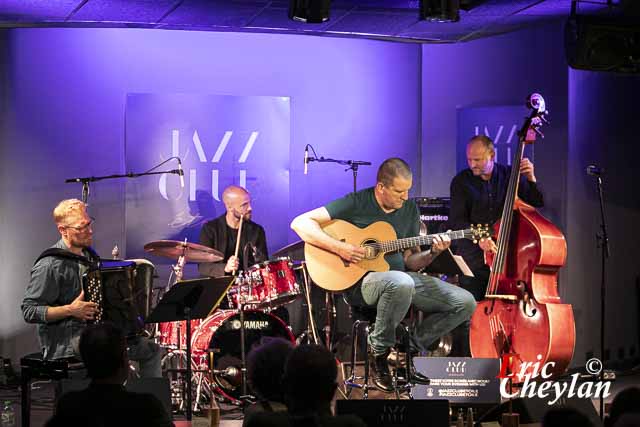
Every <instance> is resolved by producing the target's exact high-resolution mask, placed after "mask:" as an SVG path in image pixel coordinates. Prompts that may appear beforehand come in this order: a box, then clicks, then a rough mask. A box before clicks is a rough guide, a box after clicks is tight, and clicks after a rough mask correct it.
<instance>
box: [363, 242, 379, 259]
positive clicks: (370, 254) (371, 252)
mask: <svg viewBox="0 0 640 427" xmlns="http://www.w3.org/2000/svg"><path fill="white" fill-rule="evenodd" d="M374 243H376V241H375V240H367V241H365V242H364V243H363V244H362V246H363V247H364V252H365V254H364V257H365V259H374V258H377V257H378V254H379V253H380V250H379V249H378V248H376V247H375V246H371V245H372V244H374Z"/></svg>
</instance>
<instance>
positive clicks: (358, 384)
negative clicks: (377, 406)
mask: <svg viewBox="0 0 640 427" xmlns="http://www.w3.org/2000/svg"><path fill="white" fill-rule="evenodd" d="M343 298H344V299H345V302H346V303H347V304H349V301H348V300H347V298H346V297H344V295H343ZM349 307H350V310H351V318H352V319H353V325H352V328H351V359H350V363H349V369H350V371H349V372H350V376H349V378H346V379H345V380H344V386H345V388H346V395H347V398H350V397H351V392H352V391H353V389H354V388H359V389H362V397H363V399H368V397H369V372H370V366H369V357H367V355H368V338H369V333H370V332H371V331H372V330H373V327H374V323H375V319H376V308H375V307H373V306H359V305H354V304H349ZM409 313H410V314H409V316H411V315H412V313H411V310H410V311H409ZM399 329H400V331H396V339H397V342H396V346H395V352H394V353H395V360H396V368H397V367H398V365H400V363H399V362H398V361H399V360H400V352H399V349H400V348H403V349H405V360H404V363H405V366H412V361H411V352H410V351H406V350H407V349H408V348H409V337H410V335H409V327H408V326H407V325H406V324H404V322H403V323H401V324H400V326H399ZM398 332H400V333H398ZM362 335H364V337H362ZM358 351H360V352H363V353H364V354H365V358H364V375H363V376H358V375H357V374H356V360H357V355H358ZM392 379H393V385H394V393H395V394H396V397H397V398H400V393H401V392H403V391H407V392H408V394H409V397H410V398H411V399H413V396H412V395H411V389H412V387H413V386H414V384H413V383H412V382H411V378H405V380H406V381H405V382H404V383H400V382H399V381H398V379H399V377H398V369H394V372H393V375H392Z"/></svg>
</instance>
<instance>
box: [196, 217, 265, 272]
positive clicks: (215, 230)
mask: <svg viewBox="0 0 640 427" xmlns="http://www.w3.org/2000/svg"><path fill="white" fill-rule="evenodd" d="M225 216H226V214H223V215H221V216H219V217H218V218H216V219H214V220H211V221H209V222H207V223H206V224H205V225H203V226H202V230H200V244H202V245H205V246H208V247H210V248H214V249H217V250H218V251H220V252H222V253H223V254H225V253H232V252H233V250H234V248H227V237H228V236H227V221H226V219H225ZM248 243H250V245H248ZM253 248H255V251H254V250H253ZM228 249H230V250H228ZM254 253H255V254H254ZM245 254H246V260H247V263H246V264H247V266H248V267H251V266H252V265H254V264H257V263H259V262H263V261H266V260H267V259H268V258H269V253H268V251H267V239H266V237H265V234H264V228H262V226H260V225H258V224H256V223H255V222H253V221H246V222H244V223H243V224H242V236H241V238H240V254H239V257H240V259H241V262H240V269H244V266H243V260H244V259H245ZM229 256H230V255H229ZM229 256H225V259H224V260H222V261H220V262H209V263H201V264H198V271H199V272H200V274H202V275H203V276H209V277H221V276H224V275H225V272H224V266H225V264H226V263H227V259H228V258H229Z"/></svg>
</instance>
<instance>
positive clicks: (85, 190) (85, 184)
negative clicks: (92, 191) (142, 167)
mask: <svg viewBox="0 0 640 427" xmlns="http://www.w3.org/2000/svg"><path fill="white" fill-rule="evenodd" d="M165 173H172V174H175V175H182V173H183V172H182V171H181V170H180V169H171V170H167V171H157V172H141V173H134V172H129V173H124V174H115V175H104V176H89V177H79V178H69V179H66V180H65V181H64V182H65V183H74V182H80V183H82V201H83V202H84V203H87V200H88V199H89V183H90V182H96V181H103V180H105V179H115V178H138V177H141V176H147V175H162V174H165Z"/></svg>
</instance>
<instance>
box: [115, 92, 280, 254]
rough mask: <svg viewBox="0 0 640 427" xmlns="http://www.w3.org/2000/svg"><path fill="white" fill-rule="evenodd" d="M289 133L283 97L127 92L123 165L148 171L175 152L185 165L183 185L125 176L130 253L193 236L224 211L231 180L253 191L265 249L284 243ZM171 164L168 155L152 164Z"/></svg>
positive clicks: (161, 177) (170, 179)
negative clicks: (153, 243)
mask: <svg viewBox="0 0 640 427" xmlns="http://www.w3.org/2000/svg"><path fill="white" fill-rule="evenodd" d="M289 139H290V123H289V98H286V97H264V96H263V97H260V96H225V95H197V94H171V95H168V94H166V95H162V94H160V95H159V94H130V95H128V96H127V106H126V141H125V155H126V157H125V158H126V162H125V163H126V169H127V170H128V171H147V170H149V169H151V168H153V167H154V166H156V165H158V164H159V163H161V162H162V161H164V160H167V159H168V158H170V157H172V156H179V157H180V158H181V159H182V162H183V167H184V173H185V176H184V181H185V187H184V188H181V186H180V184H179V182H180V181H179V179H178V177H177V176H176V175H167V174H163V175H156V176H152V177H143V178H140V179H137V180H130V181H128V184H127V197H126V200H127V203H126V217H125V221H126V233H127V234H126V236H127V254H128V256H130V257H144V256H145V255H147V254H145V253H144V252H143V251H142V248H143V246H144V244H145V243H147V242H149V241H152V240H159V239H172V240H184V239H185V238H186V239H187V240H188V241H190V242H196V243H197V242H198V241H199V237H198V236H199V232H200V228H201V226H202V224H203V223H204V222H205V221H207V220H209V219H212V218H215V217H216V216H218V215H221V214H223V213H224V212H225V207H224V204H223V203H222V201H221V199H222V197H221V196H222V191H223V190H224V188H225V187H227V186H228V185H231V184H235V185H240V186H242V187H245V188H247V190H249V192H251V193H252V196H253V197H252V199H253V209H254V212H255V213H254V217H253V219H254V221H256V222H258V223H260V224H261V225H263V226H264V227H265V230H267V242H268V245H269V252H273V250H274V248H279V247H282V246H284V245H285V244H286V234H284V233H278V232H276V231H277V230H285V229H286V227H287V225H288V222H287V212H288V210H289V175H288V173H286V172H287V171H288V169H289ZM175 168H176V162H175V161H174V160H172V161H170V162H169V163H167V164H165V165H163V166H161V167H159V168H158V169H157V170H159V171H162V170H167V169H175ZM147 256H148V255H147ZM154 261H155V262H156V263H157V262H161V261H166V262H168V261H169V260H164V259H156V260H154Z"/></svg>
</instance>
